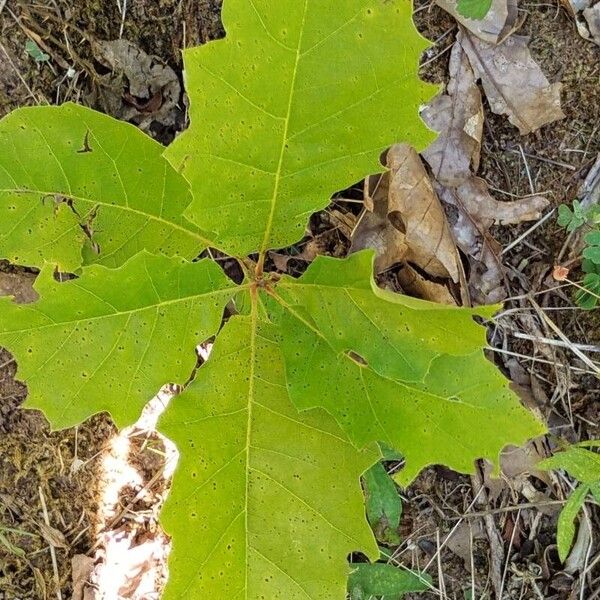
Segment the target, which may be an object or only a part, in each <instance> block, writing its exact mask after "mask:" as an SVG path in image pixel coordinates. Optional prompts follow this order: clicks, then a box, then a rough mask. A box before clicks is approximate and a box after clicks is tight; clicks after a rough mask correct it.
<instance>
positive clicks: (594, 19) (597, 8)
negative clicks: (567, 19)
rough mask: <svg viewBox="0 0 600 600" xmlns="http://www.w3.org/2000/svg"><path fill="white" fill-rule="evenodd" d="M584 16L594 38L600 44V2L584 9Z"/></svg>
mask: <svg viewBox="0 0 600 600" xmlns="http://www.w3.org/2000/svg"><path fill="white" fill-rule="evenodd" d="M583 16H584V17H585V20H586V22H587V26H588V30H589V32H590V35H591V37H592V39H593V40H594V42H596V44H598V45H599V46H600V4H595V5H594V6H592V7H591V8H586V9H584V11H583Z"/></svg>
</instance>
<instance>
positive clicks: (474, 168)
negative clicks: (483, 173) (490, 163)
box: [473, 166, 509, 204]
mask: <svg viewBox="0 0 600 600" xmlns="http://www.w3.org/2000/svg"><path fill="white" fill-rule="evenodd" d="M473 170H474V171H475V172H476V167H475V166H474V167H473ZM501 204H505V203H504V202H502V203H501ZM506 204H509V203H508V202H507V203H506Z"/></svg>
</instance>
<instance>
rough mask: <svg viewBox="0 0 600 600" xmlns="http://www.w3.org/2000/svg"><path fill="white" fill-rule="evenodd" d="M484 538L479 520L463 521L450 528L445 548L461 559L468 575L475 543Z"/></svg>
mask: <svg viewBox="0 0 600 600" xmlns="http://www.w3.org/2000/svg"><path fill="white" fill-rule="evenodd" d="M485 537H486V536H485V531H484V530H483V524H482V523H481V519H465V520H463V521H459V522H458V523H457V524H456V526H455V527H453V528H452V531H451V533H450V534H449V535H448V537H447V539H446V546H447V547H448V550H450V551H451V552H452V553H453V554H456V556H458V557H459V558H460V559H462V561H463V563H464V565H465V569H466V570H467V571H468V572H469V573H470V572H471V560H472V558H473V550H474V548H473V546H474V545H475V541H476V540H483V539H485Z"/></svg>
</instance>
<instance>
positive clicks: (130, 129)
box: [0, 103, 207, 272]
mask: <svg viewBox="0 0 600 600" xmlns="http://www.w3.org/2000/svg"><path fill="white" fill-rule="evenodd" d="M0 148H3V149H5V150H6V151H5V152H2V154H0V256H1V257H3V258H7V259H9V260H11V261H13V262H15V263H20V264H26V265H29V266H37V267H41V266H42V265H43V264H44V262H52V263H55V264H58V265H60V268H61V270H63V271H70V272H72V271H75V270H76V269H77V268H78V267H79V266H80V265H81V264H82V263H84V264H90V263H101V264H105V265H107V266H112V267H114V266H119V265H121V264H123V262H125V261H126V260H127V259H128V258H130V257H131V256H133V255H134V254H136V253H137V252H139V251H140V250H142V249H145V250H148V251H149V252H161V253H164V254H167V255H179V256H183V257H186V258H194V257H196V256H197V255H198V254H199V252H200V250H201V249H202V248H203V247H204V246H205V245H206V241H207V240H206V239H205V237H204V235H203V234H202V233H201V232H200V231H199V229H198V228H197V227H196V226H195V225H193V224H192V223H190V222H189V221H187V220H186V219H185V218H184V217H183V215H182V213H183V211H184V210H185V208H186V207H187V205H188V204H189V203H190V200H191V196H190V192H189V189H188V184H187V182H186V181H185V180H184V179H183V177H182V176H180V175H179V174H178V173H177V172H176V171H175V170H174V169H173V168H172V167H171V166H170V165H169V163H168V162H167V161H166V160H165V159H164V158H163V157H162V151H163V150H164V148H163V147H162V146H161V145H160V144H158V143H157V142H155V141H153V140H152V139H151V138H149V137H148V136H146V135H145V134H143V133H142V132H141V131H140V130H139V129H137V128H136V127H134V126H132V125H129V124H127V123H123V122H120V121H117V120H115V119H112V118H111V117H108V116H106V115H103V114H101V113H98V112H95V111H93V110H91V109H89V108H85V107H83V106H78V105H76V104H71V103H68V104H65V105H63V106H59V107H56V106H45V107H33V108H21V109H19V110H16V111H14V112H12V113H10V114H9V115H8V116H7V117H5V118H4V119H2V120H1V121H0ZM82 227H85V228H86V229H87V230H88V232H89V233H91V234H92V238H93V242H94V248H96V250H98V249H99V252H100V253H99V254H97V253H96V250H94V249H92V245H91V244H90V245H88V246H87V247H86V249H85V250H84V257H83V258H82V256H81V247H82V244H83V241H84V239H85V236H84V233H83V230H82Z"/></svg>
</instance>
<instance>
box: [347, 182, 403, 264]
mask: <svg viewBox="0 0 600 600" xmlns="http://www.w3.org/2000/svg"><path fill="white" fill-rule="evenodd" d="M389 180H390V177H389V173H384V174H383V175H379V176H376V177H369V178H367V179H366V180H365V199H364V203H365V210H364V211H363V213H362V214H361V216H360V218H359V221H358V223H357V225H356V227H355V228H354V230H353V232H352V236H351V246H350V252H357V251H358V250H363V249H364V248H372V249H373V250H375V271H376V272H377V273H383V272H384V271H387V270H388V269H389V268H391V267H392V266H394V265H395V264H398V263H402V262H404V260H405V258H406V255H407V253H408V246H407V244H406V241H405V235H404V232H402V231H399V230H398V229H396V228H395V227H394V225H393V224H392V222H391V221H390V220H389V219H388V194H389Z"/></svg>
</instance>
